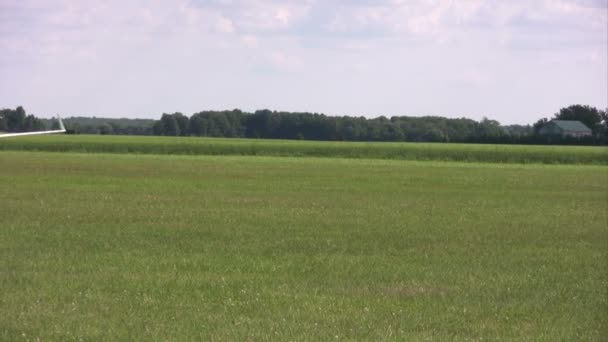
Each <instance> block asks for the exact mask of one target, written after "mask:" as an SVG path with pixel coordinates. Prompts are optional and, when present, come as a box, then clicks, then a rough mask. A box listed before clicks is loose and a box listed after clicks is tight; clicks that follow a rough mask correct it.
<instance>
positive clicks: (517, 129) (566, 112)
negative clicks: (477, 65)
mask: <svg viewBox="0 0 608 342" xmlns="http://www.w3.org/2000/svg"><path fill="white" fill-rule="evenodd" d="M0 113H2V114H0V131H3V130H4V131H26V130H40V129H44V128H45V127H46V128H54V127H53V125H56V120H50V119H42V120H40V119H37V118H35V117H34V116H33V115H29V116H26V115H25V110H23V108H22V107H18V108H17V109H16V110H10V109H4V110H2V111H0ZM553 118H554V119H561V120H579V121H581V122H583V123H584V124H585V125H587V126H588V127H590V128H591V129H592V130H593V132H594V134H593V136H591V137H584V138H572V137H547V136H542V135H538V134H537V133H538V129H539V128H540V127H541V126H542V125H543V124H544V123H546V122H548V121H549V119H546V118H545V119H541V120H539V121H537V122H536V123H535V124H533V125H509V126H503V125H500V123H499V122H498V121H495V120H490V119H487V118H483V119H482V120H480V121H475V120H472V119H467V118H459V119H450V118H445V117H439V116H424V117H409V116H393V117H390V118H387V117H384V116H381V117H377V118H371V119H368V118H365V117H351V116H340V117H338V116H327V115H324V114H318V113H297V112H296V113H294V112H279V111H271V110H267V109H265V110H258V111H255V112H253V113H249V112H243V111H241V110H239V109H234V110H227V111H202V112H199V113H195V114H193V115H192V116H190V117H188V116H186V115H184V114H182V113H179V112H177V113H173V114H168V113H163V114H162V115H161V117H160V119H159V120H153V119H124V118H123V119H104V118H95V117H93V118H89V117H71V118H66V119H64V123H65V124H66V128H67V129H68V132H69V133H83V134H129V135H165V136H207V137H226V138H264V139H302V140H332V141H412V142H472V143H509V144H588V145H597V144H605V143H606V142H607V136H608V117H607V115H606V111H605V110H598V109H596V108H594V107H590V106H583V105H573V106H570V107H566V108H562V109H561V110H560V111H559V112H558V113H556V114H555V115H554V116H553ZM3 125H4V126H3ZM3 128H4V129H3Z"/></svg>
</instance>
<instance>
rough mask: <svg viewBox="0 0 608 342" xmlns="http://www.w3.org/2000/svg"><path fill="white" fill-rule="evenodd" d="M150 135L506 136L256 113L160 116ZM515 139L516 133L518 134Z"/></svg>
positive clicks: (486, 127) (443, 122) (446, 126)
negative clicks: (152, 133)
mask: <svg viewBox="0 0 608 342" xmlns="http://www.w3.org/2000/svg"><path fill="white" fill-rule="evenodd" d="M153 131H154V134H155V135H169V136H190V135H194V136H209V137H230V138H264V139H302V140H337V141H339V140H345V141H430V142H450V141H453V142H466V141H472V140H476V139H484V138H489V137H500V136H507V135H510V134H511V133H510V132H509V131H508V130H506V129H504V128H503V127H501V126H500V124H499V123H498V122H497V121H493V120H488V119H484V120H482V121H481V122H476V121H474V120H471V119H465V118H462V119H448V118H443V117H431V116H429V117H406V116H400V117H397V116H395V117H391V118H390V119H389V118H386V117H379V118H374V119H367V118H364V117H349V116H342V117H333V116H326V115H323V114H316V113H290V112H277V111H270V110H258V111H256V112H254V113H247V112H243V111H240V110H238V109H235V110H232V111H203V112H200V113H196V114H194V115H192V116H191V117H189V118H188V117H187V116H185V115H184V114H182V113H174V114H163V115H162V116H161V118H160V120H159V121H157V122H156V123H155V124H154V127H153ZM518 134H519V133H518Z"/></svg>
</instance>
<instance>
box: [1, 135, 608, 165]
mask: <svg viewBox="0 0 608 342" xmlns="http://www.w3.org/2000/svg"><path fill="white" fill-rule="evenodd" d="M0 150H25V151H48V152H97V153H98V152H102V153H141V154H187V155H257V156H292V157H340V158H374V159H401V160H441V161H466V162H492V163H543V164H600V165H608V149H606V147H599V146H596V147H589V146H527V145H517V146H515V145H481V144H478V145H475V144H440V143H380V142H373V143H365V142H316V141H294V140H263V139H225V138H197V137H190V138H184V137H141V136H100V135H52V136H51V135H47V136H31V137H19V138H14V139H0Z"/></svg>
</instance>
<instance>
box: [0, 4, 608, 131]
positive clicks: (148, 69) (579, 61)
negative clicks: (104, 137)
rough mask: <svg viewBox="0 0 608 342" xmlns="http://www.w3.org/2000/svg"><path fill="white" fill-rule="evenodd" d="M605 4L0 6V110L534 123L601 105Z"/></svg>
mask: <svg viewBox="0 0 608 342" xmlns="http://www.w3.org/2000/svg"><path fill="white" fill-rule="evenodd" d="M607 17H608V0H568V1H567V0H378V1H373V0H351V1H348V0H299V1H278V0H276V1H275V0H249V1H246V0H244V1H237V0H146V1H144V0H107V1H102V0H96V1H85V0H39V1H35V0H0V107H1V108H15V107H17V106H20V105H21V106H23V107H24V108H25V109H26V111H27V112H28V113H33V114H35V115H36V116H39V117H50V116H52V115H55V114H61V115H63V116H72V115H84V116H97V117H129V118H158V117H160V115H161V114H162V113H164V112H167V113H173V112H178V111H179V112H182V113H184V114H186V115H191V114H193V113H195V112H199V111H202V110H224V109H234V108H239V109H241V110H245V111H255V110H257V109H265V108H268V109H271V110H285V111H308V112H317V113H325V114H328V115H340V116H341V115H351V116H366V117H376V116H380V115H384V116H387V117H391V116H395V115H408V116H422V115H440V116H446V117H468V118H472V119H476V120H479V119H481V118H482V117H484V116H485V117H488V118H491V119H495V120H498V121H499V122H501V123H503V124H515V123H533V122H534V121H536V120H537V119H539V118H541V117H548V116H551V115H552V114H553V113H555V112H557V111H558V110H559V109H560V108H562V107H566V106H568V105H571V104H579V103H580V104H587V105H591V106H594V107H598V108H606V107H608V57H607V53H608V19H607Z"/></svg>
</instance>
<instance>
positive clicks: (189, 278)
mask: <svg viewBox="0 0 608 342" xmlns="http://www.w3.org/2000/svg"><path fill="white" fill-rule="evenodd" d="M68 138H71V137H66V138H63V137H61V139H68ZM84 139H85V140H88V139H92V140H95V139H94V138H92V137H86V138H84ZM125 139H127V138H125ZM14 141H17V140H14ZM27 141H29V140H27ZM36 141H37V140H36ZM159 141H162V140H159ZM211 141H213V140H211ZM11 143H12V142H11ZM173 143H175V144H178V143H177V140H175V141H174V142H173ZM3 144H4V142H3ZM15 144H16V143H15ZM84 144H86V143H84ZM2 146H4V147H6V145H2ZM473 148H476V147H473ZM593 153H595V152H593ZM607 171H608V168H607V167H606V166H598V165H541V164H533V165H522V164H492V163H456V162H429V161H427V162H422V161H401V160H377V159H375V160H374V159H344V158H291V157H283V158H278V157H259V156H258V157H248V156H167V155H153V154H146V155H144V154H137V155H136V154H103V153H98V154H84V153H45V152H22V151H20V152H13V151H3V152H0V198H2V205H1V206H0V288H1V289H2V291H1V292H0V340H36V339H37V338H40V339H41V340H78V339H81V338H82V339H84V340H91V339H102V340H117V339H121V340H195V339H200V340H217V341H224V340H236V341H241V340H310V341H313V340H345V339H352V340H378V341H382V340H429V339H430V340H439V341H441V340H482V339H483V340H494V339H501V340H512V339H516V340H544V341H557V340H564V341H581V340H601V339H602V338H605V337H606V336H608V317H607V315H608V227H607V220H608V213H607V208H608V198H607V196H608V195H607V194H608V172H607Z"/></svg>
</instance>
